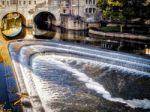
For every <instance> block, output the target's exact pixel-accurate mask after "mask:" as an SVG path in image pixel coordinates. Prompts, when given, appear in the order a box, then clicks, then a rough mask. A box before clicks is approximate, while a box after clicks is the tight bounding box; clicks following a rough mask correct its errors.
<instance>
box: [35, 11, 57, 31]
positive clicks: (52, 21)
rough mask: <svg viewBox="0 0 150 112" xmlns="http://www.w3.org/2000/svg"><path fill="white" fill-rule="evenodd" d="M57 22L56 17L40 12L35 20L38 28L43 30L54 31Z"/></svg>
mask: <svg viewBox="0 0 150 112" xmlns="http://www.w3.org/2000/svg"><path fill="white" fill-rule="evenodd" d="M56 21H57V20H56V17H55V15H54V14H52V13H51V12H48V11H40V12H38V13H36V14H35V16H34V18H33V22H34V24H35V26H36V28H38V29H42V30H49V29H50V30H52V29H53V28H52V27H53V26H56Z"/></svg>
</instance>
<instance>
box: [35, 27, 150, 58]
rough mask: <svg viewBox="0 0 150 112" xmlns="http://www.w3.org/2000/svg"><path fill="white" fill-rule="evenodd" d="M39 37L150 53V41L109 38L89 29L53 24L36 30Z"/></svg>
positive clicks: (110, 48) (141, 53)
mask: <svg viewBox="0 0 150 112" xmlns="http://www.w3.org/2000/svg"><path fill="white" fill-rule="evenodd" d="M34 34H35V38H37V39H52V40H57V41H67V42H72V43H81V44H87V45H89V46H95V47H97V48H103V49H109V50H114V51H120V52H127V53H131V54H138V55H144V56H148V55H149V54H150V53H147V52H146V49H149V48H150V43H149V42H146V41H138V40H128V39H118V40H117V39H113V40H111V39H109V38H107V37H105V38H104V37H101V36H96V35H92V34H88V31H87V30H85V31H83V30H82V31H75V30H66V29H64V28H60V27H55V26H53V30H51V29H49V30H39V29H38V28H36V29H35V30H34Z"/></svg>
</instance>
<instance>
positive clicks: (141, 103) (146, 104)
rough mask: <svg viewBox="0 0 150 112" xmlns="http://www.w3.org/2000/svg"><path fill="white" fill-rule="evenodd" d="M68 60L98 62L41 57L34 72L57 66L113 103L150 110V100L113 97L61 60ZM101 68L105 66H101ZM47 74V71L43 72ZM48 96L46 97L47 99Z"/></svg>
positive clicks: (36, 60) (38, 57) (34, 65)
mask: <svg viewBox="0 0 150 112" xmlns="http://www.w3.org/2000/svg"><path fill="white" fill-rule="evenodd" d="M67 59H72V60H76V61H77V62H78V63H81V62H86V63H88V62H90V63H94V64H97V63H98V62H95V61H92V60H86V59H81V58H75V57H74V58H72V57H68V56H57V55H43V56H42V55H39V56H36V57H35V58H33V60H32V63H33V66H32V68H33V70H35V71H36V68H37V66H39V64H41V63H48V64H50V65H55V67H57V69H64V70H66V71H69V72H71V73H72V76H74V77H76V78H77V79H78V80H79V81H81V82H83V83H84V84H85V85H86V87H87V88H88V89H90V90H94V91H95V92H97V93H98V94H101V95H102V97H103V98H105V99H107V100H109V101H112V102H119V103H124V104H126V105H127V106H130V107H132V108H144V109H149V108H150V100H148V99H143V100H140V99H133V100H125V99H123V98H115V97H112V96H111V94H110V92H109V91H107V90H106V89H105V88H104V87H103V85H101V84H100V83H99V82H96V81H94V80H93V79H92V78H91V77H89V76H88V75H87V74H85V73H83V72H81V71H79V70H78V69H75V68H72V67H70V66H69V65H68V64H66V63H63V62H61V60H66V61H67ZM100 65H101V66H105V65H102V64H100ZM43 71H44V72H45V73H46V71H45V70H43ZM47 97H48V96H46V98H47Z"/></svg>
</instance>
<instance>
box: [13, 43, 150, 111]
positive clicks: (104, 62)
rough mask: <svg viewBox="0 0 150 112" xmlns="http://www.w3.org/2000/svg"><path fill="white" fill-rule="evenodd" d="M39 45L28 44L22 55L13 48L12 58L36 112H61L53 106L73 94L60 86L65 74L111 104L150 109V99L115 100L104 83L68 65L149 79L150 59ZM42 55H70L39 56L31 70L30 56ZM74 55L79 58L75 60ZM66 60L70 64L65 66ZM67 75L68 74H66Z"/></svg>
mask: <svg viewBox="0 0 150 112" xmlns="http://www.w3.org/2000/svg"><path fill="white" fill-rule="evenodd" d="M19 44H22V45H26V44H24V41H23V42H19ZM30 44H31V45H30ZM36 44H37V43H36V42H32V41H31V42H29V41H27V46H23V47H22V48H21V49H20V51H17V50H16V51H15V49H14V48H13V47H11V46H10V51H11V56H12V58H13V60H12V61H13V64H14V69H15V70H16V74H17V78H18V82H19V85H20V89H21V92H28V93H29V96H30V101H31V103H32V106H33V111H35V112H42V109H44V110H45V111H47V112H53V111H54V112H55V111H59V108H54V107H53V108H52V107H51V104H53V103H54V102H55V101H56V102H57V100H61V99H63V98H64V96H65V95H66V94H68V93H69V94H70V93H71V92H72V91H71V88H70V87H67V86H65V87H64V86H60V85H61V84H63V80H62V77H60V76H62V74H63V75H64V74H65V75H68V76H73V77H74V79H76V80H77V83H82V84H83V85H84V86H85V87H86V88H87V89H88V90H93V91H95V92H96V93H98V94H101V95H102V97H103V98H105V99H107V100H109V101H112V102H120V103H124V104H126V105H127V106H130V107H132V108H144V109H150V100H149V99H143V100H141V99H133V100H125V99H123V98H117V97H112V95H111V93H110V92H109V91H108V90H106V89H105V88H104V86H103V85H102V84H101V83H100V82H97V81H95V80H94V79H93V78H92V77H89V76H88V75H87V74H86V73H84V72H81V71H80V70H79V69H76V68H74V67H72V66H70V65H69V62H68V61H69V60H70V61H73V60H75V61H76V62H77V63H79V64H80V63H92V64H94V65H97V66H106V67H109V68H110V69H111V68H112V69H114V68H115V69H117V70H120V71H123V72H125V73H127V72H129V73H131V74H132V75H140V76H148V77H149V76H150V60H149V59H147V58H141V57H138V56H132V55H127V54H124V53H119V52H113V51H112V52H109V51H105V50H94V49H90V48H85V47H81V46H75V45H67V44H62V43H55V42H54V43H53V42H50V41H48V42H42V41H41V42H39V43H38V44H37V45H36ZM12 46H13V44H12ZM41 52H46V53H49V52H50V53H60V54H61V53H63V54H66V55H65V56H63V55H62V56H60V55H56V54H53V55H51V54H49V55H48V54H47V55H46V54H45V55H37V56H35V57H33V58H32V61H31V65H32V66H30V65H29V61H30V59H29V58H30V55H32V54H34V53H39V54H41ZM70 53H72V54H76V55H74V57H72V55H70ZM18 54H19V55H18ZM69 55H70V56H69ZM81 55H82V57H85V59H83V58H81V57H80V56H81ZM78 56H79V57H78ZM16 60H17V61H16ZM64 60H65V61H66V63H65V62H63V61H64ZM18 65H19V66H18ZM64 71H65V73H63V72H64ZM70 73H71V74H70ZM51 78H52V79H51ZM68 80H69V79H68ZM54 81H56V82H54ZM62 93H63V94H62Z"/></svg>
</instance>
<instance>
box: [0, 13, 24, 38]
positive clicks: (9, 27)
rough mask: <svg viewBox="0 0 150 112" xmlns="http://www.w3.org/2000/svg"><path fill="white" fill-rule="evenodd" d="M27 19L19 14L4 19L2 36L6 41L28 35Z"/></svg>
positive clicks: (6, 16)
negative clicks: (26, 28)
mask: <svg viewBox="0 0 150 112" xmlns="http://www.w3.org/2000/svg"><path fill="white" fill-rule="evenodd" d="M25 25H26V19H25V17H24V16H23V15H22V14H20V13H18V12H11V13H8V14H6V15H5V16H4V17H3V18H2V35H3V37H5V38H6V39H9V40H11V39H17V38H23V37H24V36H25V34H26V30H25Z"/></svg>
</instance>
